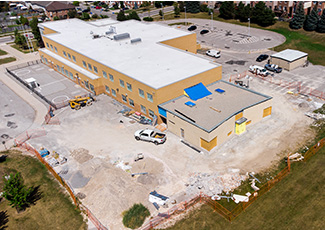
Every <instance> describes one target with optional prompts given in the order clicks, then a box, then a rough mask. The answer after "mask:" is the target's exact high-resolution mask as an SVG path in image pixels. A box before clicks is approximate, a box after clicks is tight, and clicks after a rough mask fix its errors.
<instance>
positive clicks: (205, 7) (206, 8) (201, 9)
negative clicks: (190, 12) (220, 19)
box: [200, 3, 209, 12]
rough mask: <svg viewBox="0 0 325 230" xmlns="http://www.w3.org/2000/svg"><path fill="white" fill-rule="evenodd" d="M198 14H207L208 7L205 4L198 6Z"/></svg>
mask: <svg viewBox="0 0 325 230" xmlns="http://www.w3.org/2000/svg"><path fill="white" fill-rule="evenodd" d="M200 12H209V8H208V5H207V4H205V3H202V4H200Z"/></svg>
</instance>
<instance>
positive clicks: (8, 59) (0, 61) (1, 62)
mask: <svg viewBox="0 0 325 230" xmlns="http://www.w3.org/2000/svg"><path fill="white" fill-rule="evenodd" d="M13 61H16V58H14V57H7V58H2V59H0V65H2V64H6V63H9V62H13Z"/></svg>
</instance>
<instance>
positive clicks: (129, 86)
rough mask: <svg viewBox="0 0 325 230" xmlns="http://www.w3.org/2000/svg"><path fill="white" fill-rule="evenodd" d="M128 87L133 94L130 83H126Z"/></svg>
mask: <svg viewBox="0 0 325 230" xmlns="http://www.w3.org/2000/svg"><path fill="white" fill-rule="evenodd" d="M126 87H127V88H128V90H129V91H131V92H132V85H131V84H130V83H126Z"/></svg>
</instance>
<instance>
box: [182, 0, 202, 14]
mask: <svg viewBox="0 0 325 230" xmlns="http://www.w3.org/2000/svg"><path fill="white" fill-rule="evenodd" d="M185 6H186V12H188V13H192V14H196V13H199V12H200V2H199V1H187V2H185Z"/></svg>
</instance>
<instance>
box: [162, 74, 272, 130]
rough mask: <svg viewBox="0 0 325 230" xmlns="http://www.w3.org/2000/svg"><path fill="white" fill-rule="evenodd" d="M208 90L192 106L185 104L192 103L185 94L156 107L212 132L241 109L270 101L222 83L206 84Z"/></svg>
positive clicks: (246, 90) (238, 87) (248, 91)
mask: <svg viewBox="0 0 325 230" xmlns="http://www.w3.org/2000/svg"><path fill="white" fill-rule="evenodd" d="M207 89H208V90H209V91H210V92H211V93H212V94H211V95H209V96H207V97H205V98H202V99H200V100H197V101H192V102H193V103H195V105H194V106H191V107H190V106H188V105H186V104H185V103H186V102H188V101H191V100H190V98H188V97H186V96H185V95H184V96H180V97H178V98H175V99H172V100H170V101H168V102H165V103H163V104H160V105H159V107H161V108H163V109H165V110H167V111H168V112H170V113H172V114H173V115H175V116H178V117H179V118H181V119H183V120H186V121H187V122H189V123H191V124H193V125H195V126H197V127H199V128H201V129H203V130H205V131H207V132H211V131H213V130H214V129H216V128H217V127H218V126H220V125H221V124H222V123H223V122H225V121H226V120H228V119H229V118H231V117H232V116H234V115H236V114H237V113H240V112H241V111H243V110H244V109H247V108H249V107H252V106H254V105H256V104H259V103H261V102H264V101H267V100H270V99H271V98H272V97H269V96H266V95H263V94H260V93H257V92H255V91H252V90H249V89H246V88H242V87H240V86H237V85H234V84H232V83H229V82H226V81H223V80H220V81H216V82H214V83H212V84H210V85H208V86H207ZM216 90H217V91H216ZM222 90H224V91H225V92H222Z"/></svg>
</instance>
